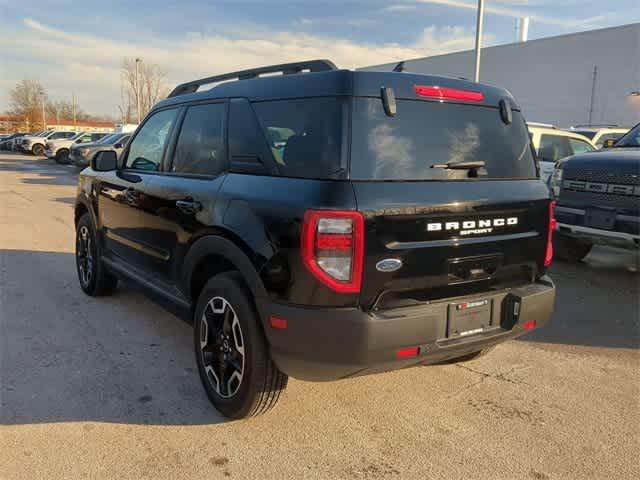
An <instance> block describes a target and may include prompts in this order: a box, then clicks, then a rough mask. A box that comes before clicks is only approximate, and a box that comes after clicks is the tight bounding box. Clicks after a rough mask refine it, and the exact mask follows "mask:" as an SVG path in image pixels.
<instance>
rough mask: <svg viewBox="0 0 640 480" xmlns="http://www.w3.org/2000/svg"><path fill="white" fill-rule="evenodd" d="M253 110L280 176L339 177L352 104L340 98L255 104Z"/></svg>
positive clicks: (342, 165)
mask: <svg viewBox="0 0 640 480" xmlns="http://www.w3.org/2000/svg"><path fill="white" fill-rule="evenodd" d="M253 108H254V109H255V112H256V114H257V117H258V120H259V122H260V125H261V127H262V132H263V135H264V138H265V139H266V141H267V144H268V147H269V149H270V150H271V154H272V156H273V159H274V160H275V163H276V165H277V168H278V171H279V173H280V175H282V176H286V177H302V178H320V179H326V178H336V177H340V176H342V174H343V173H344V169H345V166H346V161H345V160H344V158H345V156H344V153H343V145H344V144H345V143H346V142H344V141H343V135H345V129H344V128H343V126H346V125H347V122H346V121H345V119H346V118H347V115H348V111H347V109H348V102H347V100H345V99H341V98H337V97H319V98H305V99H295V100H278V101H267V102H255V103H253Z"/></svg>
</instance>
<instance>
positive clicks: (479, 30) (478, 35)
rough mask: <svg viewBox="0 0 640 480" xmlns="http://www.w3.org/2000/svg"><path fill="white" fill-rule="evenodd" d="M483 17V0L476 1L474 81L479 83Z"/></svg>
mask: <svg viewBox="0 0 640 480" xmlns="http://www.w3.org/2000/svg"><path fill="white" fill-rule="evenodd" d="M482 17H484V0H478V15H477V18H476V69H475V74H474V76H473V79H474V81H476V82H479V81H480V49H481V48H482V45H481V44H482V20H483V18H482Z"/></svg>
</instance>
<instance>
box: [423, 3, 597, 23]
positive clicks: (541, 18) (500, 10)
mask: <svg viewBox="0 0 640 480" xmlns="http://www.w3.org/2000/svg"><path fill="white" fill-rule="evenodd" d="M415 2H416V3H419V4H430V5H442V6H446V7H452V8H458V9H464V10H474V11H475V10H477V8H478V4H477V2H474V1H464V0H415ZM499 3H501V4H502V5H507V6H495V5H492V4H490V3H489V4H488V5H485V12H487V13H492V14H494V15H499V16H502V17H513V18H518V17H530V18H531V19H532V20H534V21H536V22H539V23H543V24H547V25H555V26H561V27H566V28H571V27H584V26H589V25H593V24H595V23H597V22H599V21H602V20H604V19H606V18H607V15H597V16H593V17H589V18H581V19H568V18H557V17H551V16H547V15H540V14H538V13H535V12H534V11H532V10H528V9H522V8H514V7H525V6H531V5H533V4H534V2H524V1H519V0H502V1H501V2H499Z"/></svg>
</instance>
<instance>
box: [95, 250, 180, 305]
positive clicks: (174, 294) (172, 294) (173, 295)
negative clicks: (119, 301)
mask: <svg viewBox="0 0 640 480" xmlns="http://www.w3.org/2000/svg"><path fill="white" fill-rule="evenodd" d="M102 261H103V262H104V264H105V265H106V267H107V268H108V269H109V270H111V271H113V272H114V273H116V274H119V275H122V276H124V277H126V278H128V279H130V280H133V281H134V282H135V283H137V284H139V285H140V286H142V287H144V288H147V289H149V290H151V291H153V292H154V293H156V294H158V295H160V296H161V297H163V298H165V299H167V300H169V301H170V302H172V303H174V304H175V305H176V306H178V307H180V308H183V309H186V310H190V309H191V302H190V301H189V300H187V299H186V298H184V295H182V293H180V291H179V290H178V289H177V288H170V287H168V286H164V285H159V284H158V283H157V282H152V281H150V280H147V279H146V278H145V277H144V276H143V275H142V274H141V273H140V272H138V271H137V270H138V269H136V268H135V267H132V266H131V265H126V264H125V263H124V262H123V261H122V260H119V259H114V258H109V257H102Z"/></svg>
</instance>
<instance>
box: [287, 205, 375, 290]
mask: <svg viewBox="0 0 640 480" xmlns="http://www.w3.org/2000/svg"><path fill="white" fill-rule="evenodd" d="M301 240H302V243H301V247H300V252H301V255H302V262H303V263H304V265H305V266H306V267H307V269H308V270H309V271H310V272H311V273H312V274H313V275H314V276H315V277H316V278H317V279H318V280H320V281H321V282H322V283H323V284H325V285H326V286H327V287H329V288H331V289H332V290H333V291H335V292H338V293H359V292H360V287H361V285H362V268H363V267H362V264H363V261H364V217H363V216H362V213H360V212H355V211H337V210H307V211H306V212H305V214H304V223H303V225H302V238H301Z"/></svg>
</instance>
